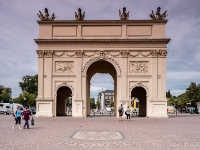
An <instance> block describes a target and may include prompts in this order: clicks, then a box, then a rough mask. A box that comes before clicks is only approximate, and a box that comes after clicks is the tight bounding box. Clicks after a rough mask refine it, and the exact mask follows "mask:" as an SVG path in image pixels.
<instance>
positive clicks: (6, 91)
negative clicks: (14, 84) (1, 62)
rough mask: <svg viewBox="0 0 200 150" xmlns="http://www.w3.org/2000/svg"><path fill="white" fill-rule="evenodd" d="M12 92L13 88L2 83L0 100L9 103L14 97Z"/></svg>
mask: <svg viewBox="0 0 200 150" xmlns="http://www.w3.org/2000/svg"><path fill="white" fill-rule="evenodd" d="M11 94H12V90H11V88H8V87H4V86H3V85H0V102H3V103H9V101H10V99H12V97H11Z"/></svg>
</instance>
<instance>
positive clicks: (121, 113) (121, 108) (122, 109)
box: [118, 104, 131, 121]
mask: <svg viewBox="0 0 200 150" xmlns="http://www.w3.org/2000/svg"><path fill="white" fill-rule="evenodd" d="M118 112H119V121H122V116H123V114H124V108H123V105H122V104H121V106H119V108H118ZM130 113H131V109H130V108H129V106H128V107H127V109H126V111H125V114H126V117H127V120H128V119H129V120H131V118H130Z"/></svg>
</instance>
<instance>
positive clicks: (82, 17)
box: [75, 8, 85, 20]
mask: <svg viewBox="0 0 200 150" xmlns="http://www.w3.org/2000/svg"><path fill="white" fill-rule="evenodd" d="M75 18H76V19H75V20H84V18H85V11H84V12H83V14H82V13H81V9H80V8H79V9H78V14H77V13H76V12H75Z"/></svg>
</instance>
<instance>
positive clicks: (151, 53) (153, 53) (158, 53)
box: [37, 49, 167, 59]
mask: <svg viewBox="0 0 200 150" xmlns="http://www.w3.org/2000/svg"><path fill="white" fill-rule="evenodd" d="M91 52H92V54H91ZM89 53H90V54H87V51H83V50H75V51H74V52H73V51H67V50H65V51H62V52H59V51H54V50H37V54H38V57H43V56H44V55H46V57H53V56H55V57H99V58H101V59H103V58H106V57H107V58H112V57H141V56H142V57H166V56H167V50H166V49H164V50H138V51H130V50H119V52H118V53H117V52H116V51H107V50H99V51H90V52H89Z"/></svg>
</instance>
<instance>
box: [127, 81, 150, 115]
mask: <svg viewBox="0 0 200 150" xmlns="http://www.w3.org/2000/svg"><path fill="white" fill-rule="evenodd" d="M147 97H148V88H147V86H146V85H144V84H143V83H142V82H141V81H138V82H137V84H135V85H133V86H132V87H131V88H130V100H132V99H137V100H138V102H137V105H136V106H137V111H138V113H139V114H138V115H139V116H141V117H146V116H147Z"/></svg>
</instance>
